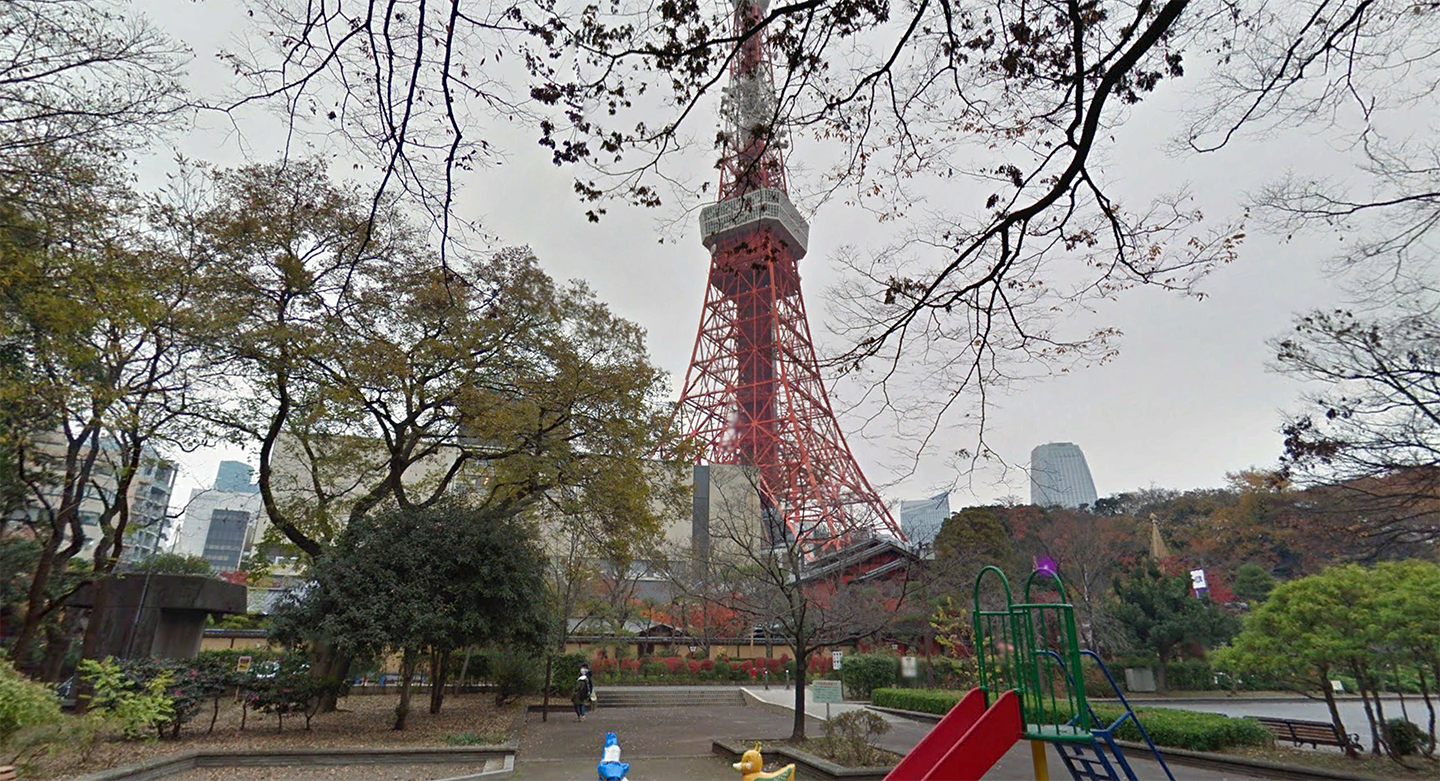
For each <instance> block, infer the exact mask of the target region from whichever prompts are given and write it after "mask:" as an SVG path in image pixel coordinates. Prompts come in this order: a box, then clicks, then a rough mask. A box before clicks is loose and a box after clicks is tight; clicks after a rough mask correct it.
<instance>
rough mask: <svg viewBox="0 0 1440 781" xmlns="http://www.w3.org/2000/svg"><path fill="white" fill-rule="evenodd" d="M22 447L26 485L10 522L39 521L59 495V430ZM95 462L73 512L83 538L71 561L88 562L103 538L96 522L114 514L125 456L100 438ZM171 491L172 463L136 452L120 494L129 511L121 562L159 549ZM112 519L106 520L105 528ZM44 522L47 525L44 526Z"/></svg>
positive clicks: (84, 452)
mask: <svg viewBox="0 0 1440 781" xmlns="http://www.w3.org/2000/svg"><path fill="white" fill-rule="evenodd" d="M27 444H28V450H29V456H28V459H29V463H27V465H26V466H27V469H29V470H32V471H31V477H32V482H31V485H30V487H29V489H28V490H27V491H26V492H25V494H24V496H23V501H22V502H21V504H20V506H19V507H17V508H14V509H13V511H12V513H13V516H12V517H13V518H14V519H16V520H18V519H19V518H21V517H26V516H28V517H29V518H31V519H35V520H37V521H38V520H39V519H41V518H43V517H48V513H50V512H53V508H55V507H57V506H58V505H59V504H60V503H61V501H62V496H63V490H64V489H63V485H62V483H63V481H64V458H65V454H66V449H67V447H68V443H67V442H66V440H65V437H64V435H63V434H62V433H61V432H59V431H45V432H40V433H38V434H36V435H35V436H34V437H32V438H31V439H30V441H29V442H28V443H27ZM91 455H92V453H91V451H90V449H89V448H88V447H84V448H81V449H80V450H79V452H78V456H79V458H81V459H85V458H88V457H90V456H91ZM93 455H94V458H95V462H94V465H93V466H92V467H91V469H90V473H89V480H88V482H87V483H86V484H85V485H84V486H83V488H81V490H80V499H79V505H80V506H79V508H78V510H77V515H78V519H79V521H80V534H81V536H82V537H83V542H82V543H81V548H80V552H79V553H78V554H77V556H76V557H75V560H76V561H85V560H89V559H90V558H92V557H93V556H94V555H95V549H96V547H97V546H98V545H99V543H100V540H101V539H102V538H103V537H104V534H103V532H102V531H101V528H100V519H101V517H102V516H104V514H105V513H106V511H107V509H108V510H110V511H112V512H113V511H114V510H115V509H116V508H117V507H118V504H117V502H116V492H117V491H118V490H119V487H120V486H119V482H120V481H119V479H118V478H117V474H119V473H122V472H123V470H125V469H126V468H128V466H127V463H126V462H127V461H128V458H129V453H127V452H125V451H123V450H122V449H121V448H120V447H119V445H117V444H116V442H115V440H114V439H112V438H110V437H108V436H105V437H101V438H100V440H99V448H98V450H97V451H96V452H94V453H93ZM174 487H175V464H174V462H172V461H170V460H168V459H166V458H165V457H163V456H161V455H160V454H159V453H158V452H156V451H155V450H154V449H153V448H151V447H148V446H147V447H145V448H144V449H143V450H141V453H140V463H139V464H138V466H137V468H136V471H135V474H134V475H133V476H132V477H131V478H130V485H129V489H128V490H127V492H126V503H127V504H129V506H130V518H129V521H128V523H127V524H126V527H125V540H124V547H123V548H122V549H121V553H120V560H121V561H134V560H137V559H143V558H147V557H149V556H153V555H154V554H155V553H156V552H158V551H160V550H163V549H164V545H165V541H166V537H167V535H168V534H169V533H170V517H169V514H168V511H169V509H170V492H171V491H172V490H173V489H174ZM115 520H116V519H114V518H112V519H111V523H114V522H115ZM45 523H48V521H45ZM64 539H65V541H66V542H67V543H68V541H69V539H70V530H69V529H68V528H67V529H66V530H65V537H64Z"/></svg>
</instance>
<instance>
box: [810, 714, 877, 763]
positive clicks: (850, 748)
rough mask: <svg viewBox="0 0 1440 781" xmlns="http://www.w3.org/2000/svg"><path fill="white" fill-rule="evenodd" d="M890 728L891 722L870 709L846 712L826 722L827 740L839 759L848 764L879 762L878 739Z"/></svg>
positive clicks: (831, 753)
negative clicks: (876, 743) (876, 742)
mask: <svg viewBox="0 0 1440 781" xmlns="http://www.w3.org/2000/svg"><path fill="white" fill-rule="evenodd" d="M889 731H890V723H889V722H887V721H885V719H884V718H882V717H881V716H880V715H879V714H877V713H873V712H871V711H868V710H853V711H850V712H848V713H842V714H840V715H839V716H836V717H835V718H833V719H830V720H829V721H827V722H825V742H826V743H828V744H829V749H830V755H831V756H832V757H834V759H835V761H836V762H838V763H840V764H842V765H845V766H847V767H871V766H873V765H877V764H879V760H880V751H879V750H878V749H877V748H876V746H875V741H876V740H878V739H879V738H880V736H882V735H884V734H885V733H886V732H889Z"/></svg>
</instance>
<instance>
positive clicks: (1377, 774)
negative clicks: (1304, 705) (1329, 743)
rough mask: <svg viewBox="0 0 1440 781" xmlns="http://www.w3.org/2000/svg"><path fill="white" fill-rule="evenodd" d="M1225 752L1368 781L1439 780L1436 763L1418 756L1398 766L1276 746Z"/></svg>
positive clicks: (1366, 756) (1368, 758) (1391, 762)
mask: <svg viewBox="0 0 1440 781" xmlns="http://www.w3.org/2000/svg"><path fill="white" fill-rule="evenodd" d="M1225 753H1227V754H1236V755H1239V756H1243V757H1247V758H1249V759H1261V760H1266V761H1269V762H1280V763H1283V764H1286V765H1301V766H1303V767H1314V768H1320V769H1322V770H1331V771H1334V772H1337V773H1349V774H1356V775H1361V776H1368V777H1370V778H1398V779H1417V781H1418V779H1426V780H1427V781H1434V779H1437V778H1440V762H1437V761H1434V760H1428V759H1425V758H1423V757H1418V756H1417V757H1406V758H1405V763H1406V764H1407V765H1409V767H1402V766H1401V765H1399V764H1397V763H1396V762H1395V761H1394V760H1392V759H1390V758H1388V757H1377V756H1373V755H1370V754H1368V753H1367V754H1364V755H1361V756H1360V757H1359V758H1358V759H1350V758H1348V757H1346V756H1345V755H1344V754H1341V753H1339V752H1332V751H1315V750H1312V749H1303V748H1283V747H1278V746H1277V747H1274V748H1245V749H1232V750H1230V751H1227V752H1225Z"/></svg>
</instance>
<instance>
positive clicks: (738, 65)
mask: <svg viewBox="0 0 1440 781" xmlns="http://www.w3.org/2000/svg"><path fill="white" fill-rule="evenodd" d="M734 2H735V11H734V16H733V23H734V30H735V35H736V38H737V39H739V40H740V41H741V42H740V44H739V47H738V50H737V51H736V52H735V56H734V57H733V59H732V60H731V64H730V85H729V87H728V89H727V90H726V91H725V96H724V99H723V101H722V104H721V113H722V122H723V125H724V127H723V133H722V138H723V151H722V157H721V161H720V166H719V168H720V198H719V202H718V203H714V204H711V205H710V206H707V207H705V208H704V209H702V210H701V212H700V231H701V235H702V238H703V241H704V244H705V247H706V249H709V250H710V278H709V284H708V285H707V286H706V289H705V306H704V309H703V310H702V311H701V314H700V332H699V334H698V335H697V336H696V338H695V349H694V352H693V353H692V354H691V357H690V368H689V369H688V370H687V372H686V374H685V384H684V386H683V390H682V392H681V396H680V406H679V408H678V410H677V413H676V423H677V426H678V429H679V433H681V434H684V435H686V436H688V437H690V438H692V439H694V440H696V441H697V442H698V443H699V444H700V445H701V453H700V460H702V461H706V462H709V463H712V464H738V465H743V466H749V467H753V468H754V469H755V471H756V473H757V474H758V477H759V493H760V503H761V509H762V513H763V515H764V518H765V526H766V533H767V534H768V535H769V536H770V540H769V541H770V542H771V543H778V542H780V541H781V540H780V539H778V538H779V536H780V535H788V536H789V538H790V539H793V540H796V541H798V542H799V543H800V544H801V545H802V546H803V547H804V548H805V549H807V550H812V551H814V550H819V549H825V548H836V547H840V546H843V545H845V544H846V543H848V542H849V541H851V540H852V539H856V538H860V537H869V536H872V535H874V534H876V533H879V532H888V533H889V534H891V535H893V536H894V537H896V538H898V539H904V537H903V535H902V534H901V533H900V529H899V527H898V526H897V525H896V523H895V521H894V519H892V518H891V517H890V513H889V511H888V510H886V509H885V505H884V504H883V503H882V502H881V501H880V497H879V495H878V494H877V493H876V492H875V489H874V488H872V487H871V486H870V483H869V482H868V481H867V480H866V479H865V475H864V474H863V473H861V471H860V467H859V465H857V464H856V463H855V457H854V456H853V455H851V454H850V448H849V446H847V445H846V444H845V436H844V434H843V433H841V431H840V426H839V424H838V423H837V422H836V420H835V413H834V411H833V410H832V409H831V407H830V401H829V398H828V396H827V394H826V392H825V385H824V383H823V382H822V380H821V377H820V368H819V365H818V363H817V361H816V359H815V347H814V344H813V342H812V340H811V338H810V325H809V322H808V321H807V320H806V317H805V302H804V300H803V298H802V297H801V295H800V271H799V265H798V261H799V260H800V259H801V258H803V257H805V251H806V246H807V243H808V240H809V232H810V226H809V225H808V224H807V223H806V222H805V220H804V218H802V217H801V216H800V213H799V212H798V211H796V209H795V206H794V205H793V204H792V203H791V202H790V197H789V195H788V194H787V191H786V186H785V160H784V157H783V154H782V146H783V141H782V135H783V134H782V132H781V131H780V130H779V129H778V125H779V122H778V116H777V113H778V112H777V104H776V99H775V91H774V81H773V77H772V70H771V65H770V58H769V54H768V47H767V45H766V38H765V34H764V30H763V29H759V28H757V24H758V23H759V21H760V20H762V19H763V18H764V15H765V13H766V7H767V6H768V3H769V0H734ZM747 34H748V35H747Z"/></svg>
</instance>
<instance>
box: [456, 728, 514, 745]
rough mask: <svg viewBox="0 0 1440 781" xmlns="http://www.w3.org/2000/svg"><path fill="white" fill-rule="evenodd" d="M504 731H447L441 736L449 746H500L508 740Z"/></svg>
mask: <svg viewBox="0 0 1440 781" xmlns="http://www.w3.org/2000/svg"><path fill="white" fill-rule="evenodd" d="M506 739H507V738H506V735H505V733H503V732H475V731H473V730H469V731H466V732H447V733H445V734H444V735H441V736H440V742H441V743H444V744H445V745H447V746H498V745H500V744H501V743H504V742H505V741H506Z"/></svg>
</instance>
